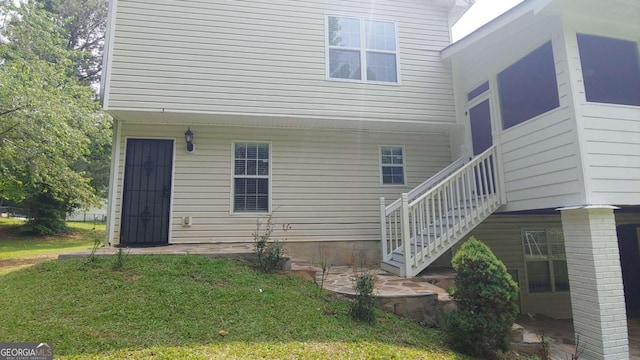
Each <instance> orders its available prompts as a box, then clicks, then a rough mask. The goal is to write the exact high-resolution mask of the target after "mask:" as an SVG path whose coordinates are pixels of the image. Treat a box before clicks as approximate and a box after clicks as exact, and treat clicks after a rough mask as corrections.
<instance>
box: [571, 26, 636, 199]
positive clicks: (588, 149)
mask: <svg viewBox="0 0 640 360" xmlns="http://www.w3.org/2000/svg"><path fill="white" fill-rule="evenodd" d="M567 23H568V25H567V28H568V32H569V34H568V35H567V38H568V39H569V41H568V42H567V48H568V53H569V54H570V66H571V69H572V71H573V74H574V83H573V87H574V88H575V91H576V100H577V103H578V106H579V108H578V111H577V113H578V126H579V131H580V134H581V146H582V149H581V150H582V158H583V162H584V167H585V175H586V181H587V184H586V186H587V189H588V190H589V192H588V197H587V203H590V204H612V205H634V204H635V205H637V204H640V106H627V105H615V104H601V103H589V102H587V101H586V96H585V88H584V81H583V75H582V66H581V62H580V54H579V50H578V44H577V40H576V32H578V33H585V34H592V35H600V36H607V37H611V38H618V39H625V40H632V41H633V40H635V41H636V42H637V43H638V48H640V37H639V36H638V34H639V33H640V24H637V23H636V24H626V25H623V24H620V23H618V22H617V21H616V22H615V26H614V24H613V22H600V23H599V22H595V21H585V20H582V19H568V20H567ZM634 26H635V27H634Z"/></svg>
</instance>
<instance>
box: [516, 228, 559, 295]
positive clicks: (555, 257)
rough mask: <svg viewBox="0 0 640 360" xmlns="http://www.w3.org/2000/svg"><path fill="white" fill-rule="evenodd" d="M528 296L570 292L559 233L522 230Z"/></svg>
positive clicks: (550, 230) (542, 230)
mask: <svg viewBox="0 0 640 360" xmlns="http://www.w3.org/2000/svg"><path fill="white" fill-rule="evenodd" d="M523 240H524V258H525V263H526V270H527V284H528V287H529V293H542V292H560V291H569V273H568V271H567V259H566V255H565V249H564V236H563V233H562V229H536V230H524V231H523Z"/></svg>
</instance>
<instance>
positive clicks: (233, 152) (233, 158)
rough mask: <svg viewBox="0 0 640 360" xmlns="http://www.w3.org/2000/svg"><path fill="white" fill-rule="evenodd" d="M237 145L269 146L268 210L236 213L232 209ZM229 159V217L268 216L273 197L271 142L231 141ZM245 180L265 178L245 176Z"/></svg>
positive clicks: (261, 177)
mask: <svg viewBox="0 0 640 360" xmlns="http://www.w3.org/2000/svg"><path fill="white" fill-rule="evenodd" d="M237 143H251V144H267V145H269V175H268V179H269V190H268V191H269V201H268V205H267V207H268V209H267V211H238V212H236V211H235V209H234V206H233V204H234V196H235V191H236V189H235V178H236V171H235V168H236V167H235V163H236V144H237ZM230 158H231V171H230V174H231V180H230V191H229V214H230V215H237V216H251V217H255V216H256V214H260V215H270V214H271V213H272V210H271V209H272V207H271V200H272V197H273V191H272V190H273V189H272V183H273V181H272V179H273V176H272V174H273V161H272V158H273V144H272V142H271V141H264V140H232V141H231V154H230ZM243 177H245V178H256V179H264V178H265V176H264V175H247V176H243Z"/></svg>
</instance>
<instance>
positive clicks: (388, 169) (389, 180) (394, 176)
mask: <svg viewBox="0 0 640 360" xmlns="http://www.w3.org/2000/svg"><path fill="white" fill-rule="evenodd" d="M380 166H381V168H380V172H381V174H382V185H404V184H405V181H404V172H405V171H404V148H403V147H402V146H381V147H380Z"/></svg>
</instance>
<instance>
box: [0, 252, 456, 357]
mask: <svg viewBox="0 0 640 360" xmlns="http://www.w3.org/2000/svg"><path fill="white" fill-rule="evenodd" d="M114 261H115V257H105V258H99V259H97V260H95V261H94V262H92V263H90V264H88V265H82V264H83V259H73V260H65V261H50V262H45V263H41V264H38V265H35V266H33V267H31V268H28V269H24V270H19V271H16V272H13V273H9V274H6V275H4V276H0V298H2V299H3V306H2V307H1V308H0V318H1V319H3V326H2V327H1V328H0V339H3V341H16V342H18V341H51V342H53V343H54V349H55V353H56V357H58V356H61V357H63V356H69V357H72V358H76V357H79V358H99V357H102V358H122V357H135V358H140V357H141V358H148V357H155V356H160V357H166V358H183V357H196V358H226V357H236V358H249V357H267V358H291V357H295V358H381V357H382V358H429V359H464V358H465V357H464V356H461V355H458V354H455V353H453V352H452V351H450V350H449V349H447V348H446V347H445V346H444V345H442V342H441V340H440V333H439V332H437V331H435V330H433V329H428V328H424V327H421V326H419V325H418V324H415V323H413V322H410V321H407V320H403V319H400V318H397V317H395V316H394V315H391V314H383V313H379V314H378V315H379V320H378V323H377V325H376V326H369V325H366V324H362V323H357V322H354V321H352V320H351V319H350V318H349V317H348V316H347V315H346V313H347V306H348V304H347V303H346V302H344V301H342V300H335V299H334V300H330V301H328V300H326V299H325V298H320V297H318V292H317V289H316V287H315V284H313V283H311V282H308V281H304V280H302V279H299V278H296V277H292V276H286V275H271V274H263V273H259V272H256V271H255V270H253V269H252V268H250V267H249V266H247V265H246V264H244V263H241V262H238V261H231V260H220V259H209V258H205V257H199V256H189V255H188V256H132V257H129V258H127V260H126V263H125V265H124V268H122V269H120V270H114V268H113V264H114ZM221 330H224V331H226V332H228V333H227V334H226V336H221V335H220V333H219V332H220V331H221ZM296 354H297V355H296Z"/></svg>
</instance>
